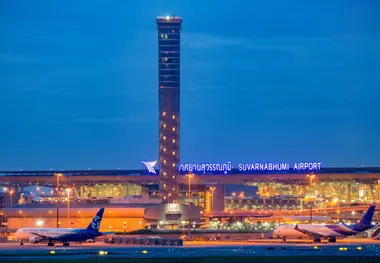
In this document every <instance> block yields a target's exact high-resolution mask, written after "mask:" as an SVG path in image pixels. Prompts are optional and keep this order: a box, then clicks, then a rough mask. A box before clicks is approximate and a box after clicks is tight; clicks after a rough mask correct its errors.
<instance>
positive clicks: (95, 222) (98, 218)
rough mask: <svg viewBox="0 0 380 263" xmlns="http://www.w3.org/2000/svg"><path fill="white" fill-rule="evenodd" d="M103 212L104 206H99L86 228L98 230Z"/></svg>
mask: <svg viewBox="0 0 380 263" xmlns="http://www.w3.org/2000/svg"><path fill="white" fill-rule="evenodd" d="M103 213H104V208H100V209H99V211H98V213H96V216H95V217H94V218H93V219H92V221H91V223H90V224H89V225H88V227H87V230H91V231H99V227H100V223H101V222H102V218H103Z"/></svg>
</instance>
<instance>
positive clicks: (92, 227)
mask: <svg viewBox="0 0 380 263" xmlns="http://www.w3.org/2000/svg"><path fill="white" fill-rule="evenodd" d="M103 213H104V208H101V209H100V210H99V211H98V213H97V214H96V215H95V217H94V218H93V219H92V221H91V223H90V224H89V225H88V227H87V228H20V229H18V230H17V231H16V233H15V239H16V240H20V244H21V245H23V242H24V241H25V240H29V242H30V243H40V242H44V241H47V242H48V246H54V243H63V246H69V245H70V243H69V242H83V241H86V240H94V239H95V238H96V237H99V236H103V235H110V234H113V232H99V227H100V224H101V221H102V218H103Z"/></svg>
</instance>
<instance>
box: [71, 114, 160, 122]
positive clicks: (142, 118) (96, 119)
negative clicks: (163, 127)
mask: <svg viewBox="0 0 380 263" xmlns="http://www.w3.org/2000/svg"><path fill="white" fill-rule="evenodd" d="M68 122H70V123H95V124H97V123H135V124H136V123H151V122H153V120H152V118H151V117H146V116H142V115H141V116H139V115H137V114H135V115H130V116H124V117H89V118H75V119H71V120H69V121H68Z"/></svg>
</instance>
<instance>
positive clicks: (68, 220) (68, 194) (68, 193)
mask: <svg viewBox="0 0 380 263" xmlns="http://www.w3.org/2000/svg"><path fill="white" fill-rule="evenodd" d="M66 191H67V222H68V224H70V191H71V189H70V188H67V189H66Z"/></svg>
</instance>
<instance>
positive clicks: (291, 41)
mask: <svg viewBox="0 0 380 263" xmlns="http://www.w3.org/2000/svg"><path fill="white" fill-rule="evenodd" d="M182 39H183V46H184V47H185V48H186V47H187V48H191V49H212V48H216V47H223V46H230V47H231V46H236V47H239V48H246V49H250V50H262V51H264V50H271V51H283V52H290V53H299V52H302V51H307V50H308V48H313V49H314V46H316V47H317V48H319V47H321V46H325V45H326V44H327V45H330V44H331V42H332V39H331V38H322V37H287V38H282V37H267V38H252V39H250V38H238V37H228V36H216V35H210V34H198V33H183V36H182Z"/></svg>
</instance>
